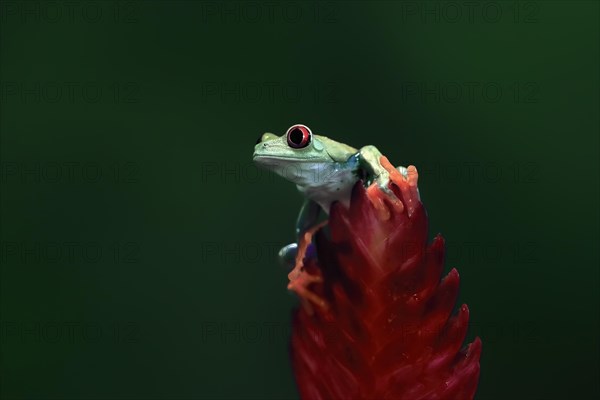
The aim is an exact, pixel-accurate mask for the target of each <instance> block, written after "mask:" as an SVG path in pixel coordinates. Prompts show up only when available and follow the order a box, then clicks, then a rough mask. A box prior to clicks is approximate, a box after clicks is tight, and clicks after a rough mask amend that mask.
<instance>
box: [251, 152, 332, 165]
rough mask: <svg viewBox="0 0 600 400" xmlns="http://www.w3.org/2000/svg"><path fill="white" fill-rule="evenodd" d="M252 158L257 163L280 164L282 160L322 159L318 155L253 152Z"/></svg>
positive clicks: (313, 160)
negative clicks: (282, 154)
mask: <svg viewBox="0 0 600 400" xmlns="http://www.w3.org/2000/svg"><path fill="white" fill-rule="evenodd" d="M252 160H253V161H254V162H256V163H259V164H267V165H270V164H280V163H281V162H282V161H284V162H285V161H289V162H293V163H304V162H318V161H323V160H322V159H320V158H318V157H290V156H276V155H273V154H260V153H254V155H253V156H252Z"/></svg>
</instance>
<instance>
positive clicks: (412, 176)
mask: <svg viewBox="0 0 600 400" xmlns="http://www.w3.org/2000/svg"><path fill="white" fill-rule="evenodd" d="M380 163H381V166H382V167H383V168H384V169H385V170H386V171H387V174H380V175H379V176H378V177H377V178H376V179H375V182H374V184H372V185H371V186H369V187H368V188H367V197H368V198H369V200H370V201H371V203H372V204H373V206H374V208H375V210H376V211H377V213H378V216H379V218H380V219H382V220H388V219H389V218H390V215H391V214H390V209H389V208H388V205H389V206H391V207H392V208H394V209H395V211H396V212H398V213H401V212H402V211H403V210H404V207H405V206H406V208H407V212H408V215H409V216H411V215H412V213H413V211H414V209H415V207H416V205H417V203H418V202H419V200H420V196H419V189H418V188H417V180H418V177H419V175H418V173H417V169H416V168H415V167H414V166H413V165H410V166H409V167H408V168H404V167H398V168H395V167H394V166H393V165H392V164H391V163H390V162H389V160H388V159H387V157H385V156H381V158H380ZM390 182H391V183H393V184H394V185H396V186H397V187H398V188H399V189H400V192H401V193H402V197H403V199H404V202H405V204H403V203H402V201H400V199H399V198H398V197H397V196H396V195H395V194H394V192H393V191H392V190H391V188H390V187H389V184H390Z"/></svg>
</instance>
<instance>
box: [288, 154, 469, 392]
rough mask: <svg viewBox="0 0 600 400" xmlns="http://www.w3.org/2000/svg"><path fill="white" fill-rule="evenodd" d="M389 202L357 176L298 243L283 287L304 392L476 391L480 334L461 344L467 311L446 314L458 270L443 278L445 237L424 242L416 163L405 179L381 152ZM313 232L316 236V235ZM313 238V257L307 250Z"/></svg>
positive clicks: (298, 379) (451, 304)
mask: <svg viewBox="0 0 600 400" xmlns="http://www.w3.org/2000/svg"><path fill="white" fill-rule="evenodd" d="M381 161H382V165H384V166H385V167H386V169H387V170H388V171H389V172H390V175H391V176H390V180H391V184H390V188H391V190H392V191H393V193H394V194H395V195H396V197H397V199H396V200H394V199H393V197H390V196H388V195H386V194H384V193H383V192H381V190H380V189H379V188H378V187H377V186H376V185H371V186H370V187H368V188H366V189H365V188H364V186H363V185H362V183H361V182H359V183H357V184H356V186H355V187H354V190H353V192H352V198H351V203H350V207H349V209H346V208H345V207H344V206H343V205H342V204H340V203H334V204H333V205H332V207H331V210H330V215H329V221H328V226H329V229H328V230H329V232H326V231H325V229H323V224H322V225H321V226H319V227H317V228H315V229H313V230H311V231H310V232H307V233H306V235H305V236H304V238H303V240H302V241H301V243H300V244H299V251H298V254H299V255H298V257H297V259H296V267H295V268H294V270H293V271H292V272H291V273H290V275H289V278H290V284H289V286H288V288H289V289H290V290H293V291H295V292H296V293H297V294H298V295H299V296H300V299H301V301H302V307H301V308H299V309H298V310H296V311H295V314H294V322H293V332H292V340H291V354H292V364H293V368H294V373H295V376H296V382H297V385H298V388H299V391H300V394H301V397H302V398H303V399H310V400H317V399H406V400H419V399H432V400H433V399H449V400H450V399H451V400H468V399H472V398H473V396H474V395H475V391H476V388H477V383H478V379H479V356H480V353H481V341H480V340H479V338H476V339H475V341H473V343H471V344H470V345H468V346H467V347H466V348H464V349H462V350H461V347H462V343H463V341H464V338H465V334H466V331H467V324H468V320H469V310H468V308H467V306H466V305H462V306H461V307H460V310H459V311H458V314H457V315H455V316H451V314H452V310H453V308H454V304H455V302H456V298H457V294H458V284H459V277H458V272H457V271H456V269H452V270H451V271H450V272H449V273H448V275H446V277H445V278H444V279H442V280H441V282H440V277H441V274H442V270H443V266H444V239H443V238H442V237H441V236H439V235H438V236H437V237H436V238H435V239H434V240H433V242H432V243H431V244H429V245H428V244H427V215H426V212H425V209H424V208H423V205H422V203H421V202H420V199H419V194H418V190H417V178H418V175H417V171H416V168H415V167H414V166H411V167H409V168H408V178H404V177H403V176H402V175H401V174H400V173H399V172H398V171H397V170H396V169H395V168H394V167H393V166H392V165H391V164H390V163H389V162H388V160H387V159H386V158H385V157H382V159H381ZM313 236H314V237H313ZM313 239H314V243H315V245H316V251H317V259H314V258H308V257H307V258H304V254H305V251H306V248H307V246H308V245H309V243H311V241H312V240H313Z"/></svg>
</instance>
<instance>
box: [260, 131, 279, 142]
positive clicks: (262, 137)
mask: <svg viewBox="0 0 600 400" xmlns="http://www.w3.org/2000/svg"><path fill="white" fill-rule="evenodd" d="M277 137H278V136H277V135H274V134H272V133H269V132H267V133H263V134H262V135H260V137H259V138H258V140H257V141H256V144H259V143H261V142H267V141H269V140H273V139H277Z"/></svg>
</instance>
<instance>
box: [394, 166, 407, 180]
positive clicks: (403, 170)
mask: <svg viewBox="0 0 600 400" xmlns="http://www.w3.org/2000/svg"><path fill="white" fill-rule="evenodd" d="M396 169H397V170H398V172H400V173H401V174H402V176H403V177H405V178H408V169H407V168H406V167H402V166H400V167H396Z"/></svg>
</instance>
